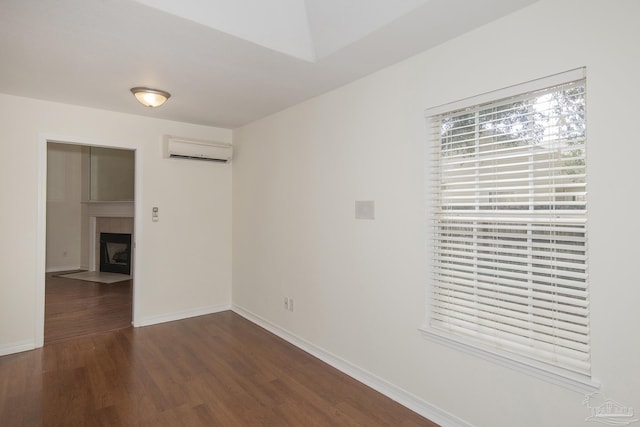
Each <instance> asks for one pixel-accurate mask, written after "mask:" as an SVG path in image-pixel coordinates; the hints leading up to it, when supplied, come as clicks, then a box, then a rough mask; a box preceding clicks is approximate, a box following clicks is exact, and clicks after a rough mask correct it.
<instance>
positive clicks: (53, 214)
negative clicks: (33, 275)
mask: <svg viewBox="0 0 640 427" xmlns="http://www.w3.org/2000/svg"><path fill="white" fill-rule="evenodd" d="M82 159H83V156H82V146H80V145H68V144H56V143H51V144H49V146H48V150H47V165H48V167H47V224H48V227H47V237H46V238H47V254H46V270H47V271H48V272H49V271H64V270H74V269H78V268H80V265H81V258H82V256H81V238H82V232H81V224H82V205H81V204H80V203H81V201H82Z"/></svg>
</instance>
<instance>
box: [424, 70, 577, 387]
mask: <svg viewBox="0 0 640 427" xmlns="http://www.w3.org/2000/svg"><path fill="white" fill-rule="evenodd" d="M429 123H430V126H431V127H430V132H431V133H432V139H433V141H434V144H433V152H432V155H431V161H432V164H431V171H432V178H431V186H432V188H431V191H430V193H431V197H430V199H431V207H432V210H433V211H432V212H433V215H432V227H433V229H432V232H431V236H432V239H433V241H432V248H431V249H432V251H431V252H432V260H431V266H432V269H431V270H432V272H433V277H432V279H433V285H432V291H431V298H430V301H431V307H430V312H431V318H430V326H431V327H432V328H436V329H438V330H441V331H445V332H446V333H450V334H453V335H455V336H457V337H458V338H462V339H465V338H468V339H472V340H473V341H474V342H480V343H481V344H483V345H485V344H486V345H489V346H492V347H493V348H499V349H500V350H501V351H506V352H508V353H517V354H519V355H521V356H525V357H527V358H532V359H535V360H538V361H541V362H544V363H547V364H551V365H553V366H556V367H561V368H564V369H569V370H571V371H574V372H577V373H580V374H585V375H588V374H589V372H590V365H589V359H590V349H589V305H588V301H589V299H588V287H587V221H586V212H587V204H586V193H587V189H586V167H585V142H586V138H585V131H586V122H585V81H584V79H580V80H577V81H571V82H568V83H564V84H560V85H554V86H552V87H548V88H545V89H542V90H535V91H530V92H527V93H524V94H520V95H517V96H510V97H508V98H503V99H500V100H497V101H490V102H484V103H482V104H476V105H473V106H470V107H467V108H461V109H456V110H455V111H445V112H443V113H439V114H437V115H432V116H430V117H429Z"/></svg>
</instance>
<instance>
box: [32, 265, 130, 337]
mask: <svg viewBox="0 0 640 427" xmlns="http://www.w3.org/2000/svg"><path fill="white" fill-rule="evenodd" d="M132 285H133V284H132V280H126V281H123V282H117V283H111V284H106V283H96V282H87V281H84V280H77V279H69V278H65V277H59V274H47V276H46V277H45V310H44V316H45V322H44V342H45V345H47V344H50V343H54V342H58V341H63V340H67V339H69V338H76V337H80V336H86V335H93V334H97V333H102V332H107V331H112V330H116V329H122V328H128V327H131V300H132V293H131V291H132Z"/></svg>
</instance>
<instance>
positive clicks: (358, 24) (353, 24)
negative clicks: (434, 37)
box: [134, 0, 428, 62]
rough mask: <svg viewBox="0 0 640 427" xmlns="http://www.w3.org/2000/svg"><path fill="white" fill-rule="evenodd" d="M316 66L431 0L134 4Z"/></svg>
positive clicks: (150, 0) (152, 0) (151, 0)
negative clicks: (322, 60) (313, 63)
mask: <svg viewBox="0 0 640 427" xmlns="http://www.w3.org/2000/svg"><path fill="white" fill-rule="evenodd" d="M134 1H137V2H139V3H142V4H145V5H147V6H150V7H153V8H155V9H158V10H162V11H164V12H167V13H170V14H172V15H176V16H179V17H181V18H185V19H188V20H190V21H193V22H197V23H199V24H202V25H206V26H207V27H210V28H213V29H215V30H219V31H222V32H225V33H227V34H230V35H232V36H235V37H239V38H241V39H244V40H247V41H250V42H252V43H256V44H258V45H260V46H263V47H267V48H269V49H273V50H275V51H278V52H281V53H284V54H287V55H291V56H293V57H296V58H298V59H303V60H305V61H310V62H315V61H317V60H318V59H320V58H323V57H325V56H328V55H331V54H332V53H334V52H336V51H338V50H340V49H341V48H343V47H345V46H347V45H349V44H351V43H353V42H355V41H357V40H360V39H362V38H363V37H365V36H367V35H369V34H371V33H373V32H374V31H376V30H378V29H380V28H381V27H383V26H385V25H387V24H389V23H390V22H392V21H394V20H396V19H397V18H399V17H401V16H402V15H405V14H407V13H409V12H410V11H412V10H413V9H415V8H417V7H418V6H422V5H423V4H425V3H426V2H427V1H428V0H348V1H345V0H269V1H264V0H244V1H237V0H209V1H203V0H181V1H179V2H177V1H175V0H134Z"/></svg>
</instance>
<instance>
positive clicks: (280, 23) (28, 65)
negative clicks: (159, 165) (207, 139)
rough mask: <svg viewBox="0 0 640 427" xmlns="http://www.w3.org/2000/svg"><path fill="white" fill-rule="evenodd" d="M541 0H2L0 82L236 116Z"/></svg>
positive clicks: (81, 101)
mask: <svg viewBox="0 0 640 427" xmlns="http://www.w3.org/2000/svg"><path fill="white" fill-rule="evenodd" d="M534 1H536V0H243V1H239V0H179V1H178V0H0V92H2V93H7V94H11V95H18V96H26V97H32V98H40V99H45V100H51V101H57V102H63V103H69V104H77V105H84V106H88V107H95V108H102V109H106V110H112V111H120V112H124V113H131V114H140V115H146V116H153V117H158V118H164V119H169V120H177V121H183V122H189V123H197V124H203V125H211V126H220V127H226V128H235V127H237V126H241V125H243V124H246V123H249V122H251V121H253V120H256V119H259V118H261V117H264V116H266V115H268V114H271V113H274V112H277V111H280V110H282V109H284V108H287V107H289V106H291V105H294V104H297V103H299V102H301V101H304V100H306V99H309V98H311V97H313V96H316V95H319V94H322V93H324V92H327V91H329V90H331V89H334V88H336V87H339V86H341V85H344V84H346V83H349V82H351V81H353V80H356V79H358V78H360V77H362V76H364V75H367V74H370V73H372V72H375V71H377V70H379V69H381V68H384V67H386V66H388V65H391V64H393V63H395V62H398V61H400V60H402V59H405V58H407V57H409V56H411V55H414V54H416V53H418V52H421V51H423V50H426V49H429V48H431V47H433V46H435V45H438V44H440V43H443V42H445V41H446V40H449V39H451V38H454V37H457V36H459V35H461V34H463V33H465V32H468V31H470V30H472V29H474V28H477V27H479V26H482V25H484V24H486V23H488V22H490V21H492V20H495V19H498V18H500V17H501V16H504V15H506V14H509V13H511V12H513V11H515V10H517V9H520V8H522V7H525V6H527V5H528V4H531V3H533V2H534ZM134 86H149V87H153V88H158V89H163V90H166V91H169V92H170V93H171V94H172V97H171V99H170V100H169V101H168V102H167V103H166V104H165V105H163V106H162V107H160V108H157V109H149V108H146V107H143V106H142V105H140V104H138V103H137V101H136V100H135V98H134V97H133V96H132V95H131V93H130V92H129V88H131V87H134Z"/></svg>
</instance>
